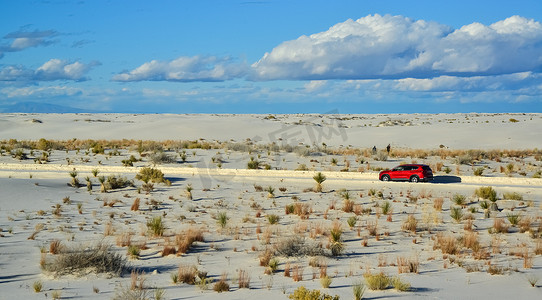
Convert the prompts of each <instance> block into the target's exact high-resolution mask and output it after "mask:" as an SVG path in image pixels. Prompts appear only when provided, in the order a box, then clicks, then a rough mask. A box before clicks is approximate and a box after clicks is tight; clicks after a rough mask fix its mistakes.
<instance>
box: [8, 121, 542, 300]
mask: <svg viewBox="0 0 542 300" xmlns="http://www.w3.org/2000/svg"><path fill="white" fill-rule="evenodd" d="M266 117H267V118H266ZM541 117H542V116H541V115H540V114H525V115H524V114H500V115H488V114H456V115H455V114H454V115H325V116H320V115H318V116H317V115H299V116H296V115H288V116H285V115H276V116H274V117H273V118H269V117H268V116H265V115H263V116H262V115H241V116H232V115H114V114H110V115H83V114H78V115H70V114H67V115H45V114H37V115H27V114H4V115H0V140H8V139H17V140H19V141H21V140H38V139H40V138H46V139H56V140H68V139H72V138H77V139H123V138H125V139H143V140H156V141H160V140H166V139H172V140H181V139H182V140H193V139H205V140H208V141H212V140H217V141H225V142H227V141H231V140H232V139H233V140H234V141H236V142H239V143H247V140H246V139H247V138H250V139H251V141H256V143H260V144H265V143H270V142H275V143H277V144H279V143H288V144H291V145H294V146H297V145H313V146H314V145H318V146H321V145H322V143H325V144H326V145H327V146H328V147H335V148H337V149H345V148H346V147H347V146H349V145H352V147H360V148H364V147H366V148H371V147H372V146H373V145H376V146H377V147H378V148H379V149H381V148H383V147H385V145H386V144H387V143H392V152H393V150H395V149H406V148H420V149H428V150H431V149H440V148H441V147H440V145H443V146H444V149H486V150H491V149H509V150H512V149H533V148H536V147H538V148H540V141H542V136H541V134H542V133H541V132H540V131H539V130H537V128H541V127H540V125H542V124H541V123H542V118H541ZM510 119H514V120H516V121H518V122H512V121H510ZM324 129H325V131H324ZM319 130H320V131H319ZM452 133H453V134H452ZM85 150H87V149H81V150H80V151H75V150H71V151H63V150H53V151H51V154H50V159H49V160H50V161H49V162H48V163H46V164H36V163H34V161H33V160H32V158H33V157H37V156H39V154H40V153H41V151H37V150H36V151H35V152H36V153H34V154H32V153H30V150H29V149H26V150H25V151H26V152H27V154H28V156H29V159H26V160H17V159H14V158H13V157H12V156H11V155H9V153H7V152H5V151H4V152H2V153H3V155H2V156H0V190H1V191H2V193H1V196H0V228H1V229H2V230H1V232H0V234H1V235H2V237H0V268H1V270H2V274H1V275H0V290H1V292H0V299H13V298H15V297H22V298H24V299H44V298H49V297H52V296H53V294H56V295H58V294H59V295H60V297H61V298H62V299H111V298H113V296H114V295H115V293H118V292H119V291H121V290H123V289H126V288H127V287H129V286H130V280H131V279H130V274H124V275H123V276H121V277H118V276H113V277H111V276H109V275H107V274H94V273H89V274H85V275H82V276H72V275H68V276H60V277H54V276H53V275H52V274H50V273H47V272H44V271H42V270H41V268H40V258H41V257H42V254H41V253H40V251H43V252H45V253H46V254H43V255H46V257H48V259H54V258H55V255H53V254H51V253H47V252H48V250H49V245H50V243H51V242H52V241H53V240H55V239H57V240H60V241H61V243H62V244H63V245H65V246H66V247H70V246H81V245H83V246H88V245H92V244H95V243H97V242H99V241H102V242H104V243H109V244H111V245H112V250H113V251H114V252H116V253H120V254H122V255H123V256H128V254H127V247H125V246H122V245H119V240H120V238H121V237H122V236H127V235H128V236H130V237H131V243H132V244H133V245H142V244H145V245H146V247H145V248H144V249H142V250H141V252H140V256H139V258H138V259H129V260H128V262H129V265H130V267H131V268H132V269H138V270H140V271H143V272H145V275H143V276H144V278H145V279H146V282H145V286H146V287H147V288H148V291H149V298H152V296H153V295H154V294H153V293H154V291H155V290H156V289H163V290H164V291H165V298H167V299H214V298H216V299H218V298H220V299H254V298H256V297H258V298H261V299H275V298H276V299H287V297H288V295H289V294H291V293H293V291H294V290H295V289H297V288H298V287H300V286H305V287H307V288H309V289H318V290H320V291H321V292H323V293H327V294H330V295H339V296H340V298H341V299H352V298H353V291H352V286H353V284H355V283H358V282H365V279H364V276H363V275H364V274H367V273H372V274H377V273H379V272H384V273H385V274H387V275H389V276H399V278H401V280H403V281H405V282H408V283H410V285H411V288H410V290H409V291H406V292H399V291H397V290H396V289H394V288H392V287H390V288H387V289H385V290H381V291H379V290H367V291H366V292H365V295H364V298H366V299H378V298H404V299H418V298H432V299H458V298H460V299H490V298H496V299H506V298H510V297H520V298H521V299H539V298H541V297H542V289H541V287H542V257H541V255H540V254H537V250H538V249H540V250H542V243H541V239H540V232H541V231H542V229H541V228H542V225H541V216H542V214H541V212H542V180H541V179H539V178H533V176H534V177H536V176H535V174H536V172H537V171H540V170H541V168H542V163H541V162H540V160H539V159H537V158H535V157H530V156H529V157H521V158H518V157H501V158H499V160H498V161H496V160H492V159H482V160H477V161H475V162H474V163H473V164H467V165H461V164H458V163H457V162H456V159H455V158H452V157H447V158H441V157H436V156H427V157H395V156H390V157H389V158H388V159H386V160H376V159H375V157H374V156H373V155H369V156H367V157H366V156H361V157H360V156H356V155H348V154H326V153H318V154H316V153H312V154H310V155H308V156H307V155H299V154H296V153H295V152H286V151H269V150H264V149H260V150H253V151H252V152H251V153H248V152H244V151H234V150H228V149H207V150H205V149H186V154H187V156H188V158H187V160H186V161H184V162H182V161H181V160H180V159H178V158H177V161H176V162H174V163H167V164H159V165H153V164H152V163H151V162H150V161H149V160H150V159H149V155H147V156H144V157H142V160H141V161H138V162H135V163H134V166H133V167H125V166H123V165H122V163H121V161H122V160H123V159H127V158H128V157H129V156H130V155H134V156H136V157H139V154H138V153H137V151H135V150H134V149H132V148H127V149H119V150H120V152H119V155H113V156H110V155H107V152H109V151H111V150H112V149H106V154H105V155H104V154H92V152H90V151H88V153H87V152H86V151H85ZM179 151H180V150H179V149H176V150H172V149H171V150H167V151H166V153H168V154H169V155H177V156H178V155H179V154H178V153H179ZM218 157H220V162H221V164H220V166H219V165H218V163H217V161H218V160H217V158H218ZM250 157H253V158H255V159H258V160H259V161H261V162H262V163H267V164H269V165H270V170H264V169H260V170H248V169H247V162H248V161H249V160H250ZM334 160H335V161H336V163H333V161H334ZM347 161H348V166H349V167H348V171H346V172H345V167H346V165H347ZM412 161H416V162H418V163H428V164H431V165H436V164H437V163H439V162H441V163H442V165H443V166H444V167H446V166H449V167H450V168H451V169H452V172H451V173H449V174H448V173H445V172H444V171H443V170H441V171H436V170H435V175H436V177H435V181H433V182H432V183H418V184H414V183H408V182H390V183H384V182H380V181H378V180H377V174H378V172H377V171H376V170H378V169H379V168H389V167H393V166H395V165H397V164H399V163H402V162H412ZM300 165H305V166H306V169H307V170H306V171H296V170H295V169H297V168H299V166H300ZM508 165H512V172H509V173H506V174H505V173H503V172H501V170H502V168H501V167H503V168H505V169H506V168H507V166H508ZM146 166H150V167H155V168H157V169H160V170H161V171H162V172H163V173H164V174H165V177H166V178H167V179H169V180H170V181H171V185H169V186H168V185H165V184H155V186H154V190H153V191H152V192H150V193H148V194H146V193H145V192H143V191H141V190H140V191H138V188H141V187H142V185H143V182H141V181H140V180H137V179H135V175H136V174H137V173H138V172H139V171H140V170H141V169H142V168H143V167H146ZM479 167H484V168H485V169H484V175H483V176H474V175H473V170H474V169H476V168H479ZM74 169H75V170H76V171H77V178H78V179H79V181H80V182H81V184H82V186H81V187H79V188H73V187H71V186H69V184H68V183H69V182H70V180H71V177H70V175H69V174H68V173H69V172H70V171H72V170H74ZM94 169H97V170H99V175H104V176H110V175H113V176H117V177H123V178H126V179H128V180H133V182H134V186H132V187H125V188H122V189H116V190H110V191H109V192H108V193H100V183H99V181H98V179H97V178H96V177H94V176H93V174H92V170H94ZM358 170H362V172H358ZM341 171H342V172H341ZM317 172H322V173H323V174H324V175H325V176H326V177H327V180H326V181H325V182H324V183H323V192H315V191H313V190H311V189H312V188H313V187H314V186H315V181H314V180H313V179H312V177H313V176H314V175H315V174H316V173H317ZM87 176H88V177H89V179H90V181H91V182H92V185H93V186H92V187H93V189H92V191H91V192H89V191H87V188H86V186H85V177H87ZM189 185H190V186H191V187H192V188H193V190H192V195H193V198H192V199H189V198H188V197H187V195H186V188H187V186H189ZM484 186H491V187H493V188H494V189H495V190H496V191H497V197H498V200H497V201H496V203H497V204H498V207H499V211H493V212H491V213H490V217H486V215H485V211H484V209H482V208H481V207H480V201H479V199H478V198H477V197H475V196H474V191H475V190H476V189H477V188H479V187H484ZM260 187H261V188H262V189H263V190H260V189H259V188H260ZM268 187H272V188H274V191H273V196H272V197H270V196H269V193H268V192H267V191H266V189H267V188H268ZM344 191H348V192H349V197H350V199H351V200H352V201H353V203H354V204H355V206H356V208H357V210H355V211H353V212H349V211H345V209H344V207H343V205H344ZM512 192H515V193H517V194H519V195H521V196H522V199H521V200H508V199H504V198H505V197H504V195H505V193H512ZM373 193H374V194H373ZM455 195H464V196H465V204H464V205H463V207H462V208H461V211H462V212H463V214H464V218H463V219H462V220H460V221H455V220H454V219H453V218H452V216H451V210H452V208H453V207H461V206H457V205H456V204H454V202H453V198H454V196H455ZM67 198H69V201H66V200H65V199H67ZM136 198H140V200H141V205H140V208H139V210H137V211H133V210H131V209H130V207H131V205H132V203H133V202H134V200H135V199H136ZM439 198H441V199H442V200H443V205H442V209H441V210H440V209H435V208H434V203H435V201H436V200H437V199H439ZM113 201H114V202H115V204H113V205H112V206H111V207H110V206H107V205H104V203H110V202H113ZM386 202H388V203H389V204H390V205H391V213H390V214H389V215H385V214H382V207H383V205H384V204H385V203H386ZM292 204H299V205H305V206H306V207H307V208H309V209H310V210H309V213H308V215H307V218H302V217H301V216H298V215H295V214H286V207H287V206H288V205H292ZM78 205H80V206H81V209H80V210H81V212H79V208H78ZM58 206H60V207H61V212H60V213H59V214H56V215H55V213H54V210H55V208H56V207H58ZM362 209H363V210H364V212H361V210H362ZM220 213H226V215H227V216H228V220H227V224H226V226H225V227H224V228H222V227H221V226H219V224H218V223H217V218H218V215H219V214H220ZM513 214H518V215H520V216H521V218H522V219H523V220H524V221H525V220H530V223H529V224H528V228H529V230H527V231H526V232H521V231H523V230H522V229H521V226H520V225H516V226H512V225H511V224H510V222H509V220H508V216H509V215H513ZM270 215H277V216H278V217H279V220H278V222H277V223H276V224H270V221H269V218H268V216H270ZM157 216H161V217H162V220H163V222H164V225H165V228H166V230H165V232H164V235H163V236H153V235H152V234H150V233H149V231H148V228H147V226H146V224H147V222H148V221H149V220H150V219H152V218H153V217H157ZM409 216H413V217H414V218H415V219H416V220H417V222H418V224H417V228H416V230H415V231H412V230H407V229H405V228H404V224H405V223H406V220H407V219H408V218H409ZM469 216H470V217H469ZM351 217H356V218H357V222H356V224H355V225H354V226H353V227H350V226H349V224H348V223H347V220H348V219H349V218H351ZM469 218H470V219H471V220H472V224H471V225H472V226H471V228H470V229H466V227H468V225H469V222H470V221H468V219H469ZM496 219H502V220H504V222H505V224H506V225H508V226H509V229H508V233H491V232H492V229H493V227H494V222H495V220H496ZM334 223H337V224H340V226H341V228H342V243H343V245H344V251H343V253H342V254H341V255H339V256H332V255H331V254H330V250H329V249H328V246H329V245H330V243H331V242H330V237H329V232H330V230H331V228H332V227H333V224H334ZM188 228H192V229H199V230H201V232H202V233H203V237H204V241H203V242H196V243H195V244H194V247H192V248H191V249H190V250H189V251H188V252H187V253H184V254H182V255H168V256H164V257H163V256H162V255H161V253H162V251H163V249H164V245H168V244H172V243H173V241H174V240H175V235H176V234H179V233H182V232H183V231H184V230H186V229H188ZM372 228H376V234H372V233H371V229H372ZM470 232H472V233H475V234H477V238H476V239H477V241H478V242H479V248H481V249H480V250H479V251H480V252H477V253H486V255H481V256H482V257H481V258H477V257H476V256H475V253H474V250H473V249H472V248H468V247H466V246H463V244H462V243H463V242H462V241H464V240H465V237H466V236H467V234H469V233H470ZM439 235H446V236H453V237H454V238H456V240H455V241H456V243H457V244H458V247H459V250H458V252H457V253H455V254H446V253H443V251H442V250H441V249H438V248H437V247H436V245H437V244H438V243H437V241H436V239H437V237H438V236H439ZM292 236H303V237H304V238H305V240H306V241H307V243H312V244H313V245H321V247H322V249H323V251H324V252H325V254H326V255H325V256H324V257H322V258H320V260H321V261H322V262H323V263H322V262H321V264H324V265H326V266H327V275H328V276H329V277H331V278H332V283H331V285H330V287H329V288H323V287H322V285H321V283H320V272H321V268H319V267H313V266H311V265H314V263H313V262H314V260H315V258H314V257H311V256H300V257H286V256H282V255H278V254H276V255H275V256H274V257H275V258H277V259H278V261H279V264H278V267H277V270H276V272H275V273H273V274H271V275H269V274H266V272H265V271H266V269H267V267H265V266H260V257H261V256H262V254H263V253H264V252H265V250H266V249H276V247H279V246H280V245H281V244H284V243H285V242H286V241H287V239H288V238H289V237H292ZM400 259H406V260H409V261H412V262H418V264H419V265H418V271H417V272H413V273H411V272H406V273H399V267H398V266H397V264H398V261H399V260H400ZM180 265H193V266H196V267H197V269H198V270H202V271H206V272H207V273H208V275H209V277H210V279H211V282H210V283H208V285H207V286H205V285H203V284H199V285H189V284H184V283H178V284H174V283H173V282H172V279H171V275H172V274H175V273H177V272H178V269H179V266H180ZM294 266H298V267H300V268H301V270H302V273H303V276H302V279H301V280H300V281H294V279H293V277H292V276H290V277H286V276H285V270H286V269H288V267H290V268H292V270H293V268H294ZM492 269H493V270H494V269H497V270H500V271H499V272H498V273H502V274H497V275H491V274H490V272H489V271H490V270H492ZM240 270H244V271H246V272H247V274H248V276H249V278H250V284H249V285H250V288H248V289H246V288H239V271H240ZM224 273H226V274H227V282H228V283H229V285H230V291H229V292H223V293H217V292H215V291H213V284H214V283H213V282H212V281H216V280H218V278H219V277H220V276H221V275H222V274H224ZM532 278H540V279H541V280H540V281H539V282H538V283H536V284H535V287H531V285H530V283H529V279H532ZM37 281H40V282H42V284H43V289H42V291H41V292H35V291H34V290H33V284H34V283H35V282H37Z"/></svg>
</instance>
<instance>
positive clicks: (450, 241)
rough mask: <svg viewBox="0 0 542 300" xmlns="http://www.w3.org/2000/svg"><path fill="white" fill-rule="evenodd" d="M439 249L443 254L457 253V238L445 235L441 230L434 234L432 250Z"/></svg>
mask: <svg viewBox="0 0 542 300" xmlns="http://www.w3.org/2000/svg"><path fill="white" fill-rule="evenodd" d="M437 249H440V250H441V251H442V253H443V254H457V253H459V250H460V249H459V245H458V243H457V239H456V238H455V237H453V236H452V235H445V234H443V233H441V232H439V233H437V234H436V236H435V243H434V245H433V250H437Z"/></svg>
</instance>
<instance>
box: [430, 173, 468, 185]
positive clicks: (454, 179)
mask: <svg viewBox="0 0 542 300" xmlns="http://www.w3.org/2000/svg"><path fill="white" fill-rule="evenodd" d="M459 182H461V177H458V176H449V175H444V176H435V177H433V181H432V183H459Z"/></svg>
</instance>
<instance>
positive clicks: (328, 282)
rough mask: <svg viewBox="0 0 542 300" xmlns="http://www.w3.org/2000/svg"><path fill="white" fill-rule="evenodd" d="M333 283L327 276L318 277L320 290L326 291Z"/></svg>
mask: <svg viewBox="0 0 542 300" xmlns="http://www.w3.org/2000/svg"><path fill="white" fill-rule="evenodd" d="M332 282H333V279H332V278H331V277H329V276H327V275H325V276H323V277H320V284H321V285H322V288H324V289H327V288H329V286H330V285H331V283H332Z"/></svg>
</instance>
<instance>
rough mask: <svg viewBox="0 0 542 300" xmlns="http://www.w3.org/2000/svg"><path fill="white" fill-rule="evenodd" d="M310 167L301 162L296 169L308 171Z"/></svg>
mask: <svg viewBox="0 0 542 300" xmlns="http://www.w3.org/2000/svg"><path fill="white" fill-rule="evenodd" d="M308 170H309V168H308V167H307V165H305V164H299V165H298V166H297V168H295V171H308Z"/></svg>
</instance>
